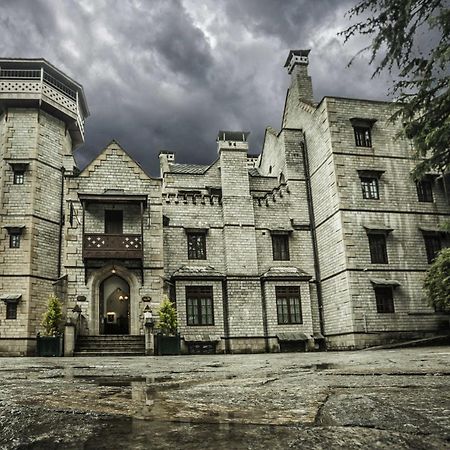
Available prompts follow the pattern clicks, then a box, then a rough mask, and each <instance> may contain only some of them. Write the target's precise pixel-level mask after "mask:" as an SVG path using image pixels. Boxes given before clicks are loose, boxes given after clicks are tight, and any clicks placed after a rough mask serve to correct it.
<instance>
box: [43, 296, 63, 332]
mask: <svg viewBox="0 0 450 450" xmlns="http://www.w3.org/2000/svg"><path fill="white" fill-rule="evenodd" d="M61 308H62V304H61V301H60V300H59V298H58V297H56V296H55V295H50V296H49V298H48V304H47V311H46V312H45V314H44V315H43V318H42V322H41V325H42V326H43V327H44V330H45V335H46V336H56V335H58V334H60V332H61V329H62V309H61Z"/></svg>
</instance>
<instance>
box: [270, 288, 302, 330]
mask: <svg viewBox="0 0 450 450" xmlns="http://www.w3.org/2000/svg"><path fill="white" fill-rule="evenodd" d="M275 297H276V302H277V316H278V324H279V325H287V324H291V323H302V309H301V305H300V288H298V287H297V286H276V287H275Z"/></svg>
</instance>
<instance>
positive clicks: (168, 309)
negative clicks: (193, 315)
mask: <svg viewBox="0 0 450 450" xmlns="http://www.w3.org/2000/svg"><path fill="white" fill-rule="evenodd" d="M158 318H159V320H158V325H157V328H158V330H159V331H160V332H161V333H163V334H166V335H173V334H176V332H177V326H178V317H177V310H176V308H175V305H174V304H173V303H172V301H171V300H170V299H169V298H167V297H165V298H164V300H163V301H162V303H161V306H160V307H159V310H158Z"/></svg>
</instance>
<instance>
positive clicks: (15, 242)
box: [9, 233, 20, 248]
mask: <svg viewBox="0 0 450 450" xmlns="http://www.w3.org/2000/svg"><path fill="white" fill-rule="evenodd" d="M9 248H20V234H18V233H11V234H10V235H9Z"/></svg>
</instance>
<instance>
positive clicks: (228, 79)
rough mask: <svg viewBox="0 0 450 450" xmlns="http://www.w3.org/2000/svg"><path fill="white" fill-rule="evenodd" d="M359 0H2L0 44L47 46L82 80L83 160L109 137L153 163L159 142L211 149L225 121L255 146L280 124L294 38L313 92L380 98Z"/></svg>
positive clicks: (189, 158)
mask: <svg viewBox="0 0 450 450" xmlns="http://www.w3.org/2000/svg"><path fill="white" fill-rule="evenodd" d="M352 3H354V2H353V0H348V1H338V0H321V1H314V0H283V1H279V0H240V1H238V0H207V1H198V0H170V1H169V0H141V1H140V0H121V1H119V0H96V1H91V0H77V1H75V0H33V1H30V0H14V1H10V0H7V1H5V0H3V1H2V3H1V8H0V27H1V29H2V31H3V33H2V34H3V36H4V38H3V39H2V40H1V41H0V54H1V55H2V56H8V57H44V58H46V59H48V60H49V61H50V62H52V63H53V64H54V65H56V66H57V67H59V68H61V69H62V70H63V71H65V72H66V73H67V74H68V75H69V76H71V77H73V78H74V79H76V80H77V81H79V82H80V83H81V84H83V86H84V88H85V92H86V96H87V100H88V104H89V108H90V111H91V117H89V118H88V120H87V123H86V144H85V145H84V147H82V148H81V149H79V150H78V151H77V152H76V155H77V160H78V162H79V164H80V165H81V166H82V165H84V164H86V163H87V162H88V161H89V160H90V159H92V158H93V157H94V156H95V155H96V154H97V153H98V152H99V151H100V150H101V149H102V148H103V147H104V146H105V145H106V144H107V143H108V142H109V141H110V140H111V139H116V140H118V141H119V142H120V143H121V144H122V145H123V146H124V148H125V149H126V150H127V151H128V152H129V153H130V154H131V155H132V156H134V157H135V158H136V159H137V160H138V161H139V162H140V163H141V164H142V165H143V166H144V167H145V168H146V169H147V170H148V171H149V172H151V173H152V174H154V175H157V174H158V158H157V154H158V152H159V150H162V149H164V150H173V151H176V153H177V160H178V161H180V162H183V161H184V162H200V163H202V162H203V163H208V162H211V161H212V160H213V159H214V158H215V157H216V150H215V147H216V145H215V142H214V140H215V137H216V134H217V131H218V130H219V129H245V130H250V131H251V133H252V134H251V141H250V145H251V149H250V150H251V151H252V152H259V151H260V148H261V142H262V137H263V134H264V129H265V127H266V126H267V125H271V126H274V127H279V124H280V122H281V113H282V108H283V102H284V98H285V92H286V88H287V86H288V84H289V77H288V75H287V73H286V72H285V69H283V67H282V66H283V63H284V60H285V58H286V56H287V53H288V51H289V49H290V48H311V49H312V52H311V55H310V72H311V75H312V77H313V83H314V91H315V96H316V99H317V100H320V98H321V97H322V96H323V95H340V96H356V97H358V96H359V97H369V98H384V97H385V91H386V83H385V82H386V80H385V79H384V78H382V79H379V80H375V81H373V80H371V79H370V74H371V70H370V69H369V68H368V67H367V57H366V58H362V59H360V60H358V61H357V62H356V63H355V64H354V65H353V66H352V68H351V69H347V68H346V64H347V62H348V61H349V60H350V58H351V57H352V56H353V54H355V53H356V52H357V51H358V50H359V49H360V48H361V47H362V46H363V43H361V42H356V43H355V42H354V43H351V44H349V45H346V46H345V47H343V45H342V39H340V38H338V37H337V36H336V33H337V32H338V31H340V30H342V29H343V28H345V26H346V25H347V22H346V19H345V18H344V13H345V11H346V10H348V9H349V7H350V6H351V5H352Z"/></svg>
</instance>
